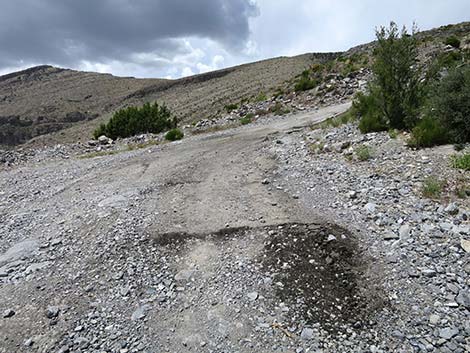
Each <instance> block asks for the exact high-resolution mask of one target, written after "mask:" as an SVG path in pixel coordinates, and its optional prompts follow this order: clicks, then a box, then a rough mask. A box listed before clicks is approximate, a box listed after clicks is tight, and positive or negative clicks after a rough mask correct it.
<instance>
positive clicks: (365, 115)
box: [353, 93, 388, 134]
mask: <svg viewBox="0 0 470 353" xmlns="http://www.w3.org/2000/svg"><path fill="white" fill-rule="evenodd" d="M353 109H354V111H355V112H356V114H357V115H358V116H360V117H361V119H360V121H359V130H361V132H362V133H363V134H366V133H368V132H377V131H385V130H388V126H387V122H386V121H385V118H384V116H383V115H382V111H381V109H380V107H379V101H378V99H377V95H376V94H369V95H365V94H363V93H359V94H357V95H356V97H355V99H354V102H353Z"/></svg>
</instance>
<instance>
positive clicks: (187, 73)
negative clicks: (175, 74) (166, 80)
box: [181, 67, 194, 77]
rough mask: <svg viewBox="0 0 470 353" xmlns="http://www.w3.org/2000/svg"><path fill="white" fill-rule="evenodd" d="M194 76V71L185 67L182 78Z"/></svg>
mask: <svg viewBox="0 0 470 353" xmlns="http://www.w3.org/2000/svg"><path fill="white" fill-rule="evenodd" d="M192 75H194V72H193V70H191V68H190V67H185V68H183V70H182V71H181V76H182V77H187V76H192Z"/></svg>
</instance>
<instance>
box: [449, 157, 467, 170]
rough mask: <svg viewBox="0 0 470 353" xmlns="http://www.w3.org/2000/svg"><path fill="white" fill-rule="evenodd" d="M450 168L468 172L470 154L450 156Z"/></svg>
mask: <svg viewBox="0 0 470 353" xmlns="http://www.w3.org/2000/svg"><path fill="white" fill-rule="evenodd" d="M451 162H452V167H454V168H457V169H463V170H470V153H465V154H462V155H459V156H452V159H451Z"/></svg>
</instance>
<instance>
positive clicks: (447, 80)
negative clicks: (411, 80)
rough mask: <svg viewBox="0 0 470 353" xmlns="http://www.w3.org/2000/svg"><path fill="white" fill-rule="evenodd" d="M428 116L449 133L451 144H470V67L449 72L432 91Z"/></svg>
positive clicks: (427, 111) (427, 109) (428, 105)
mask: <svg viewBox="0 0 470 353" xmlns="http://www.w3.org/2000/svg"><path fill="white" fill-rule="evenodd" d="M426 116H427V117H429V118H430V119H435V120H437V121H438V122H439V124H440V125H441V126H442V127H443V129H444V130H445V131H446V132H447V135H448V137H449V142H452V143H465V142H470V66H463V67H458V68H455V69H453V70H451V71H450V72H449V74H448V75H447V76H445V77H444V78H443V79H442V80H441V81H440V82H439V83H438V84H436V86H435V87H434V88H433V89H432V90H431V93H430V96H429V99H428V102H427V107H426Z"/></svg>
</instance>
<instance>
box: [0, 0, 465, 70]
mask: <svg viewBox="0 0 470 353" xmlns="http://www.w3.org/2000/svg"><path fill="white" fill-rule="evenodd" d="M0 4H1V12H0V24H1V25H0V74H4V73H7V72H12V71H16V70H18V69H22V68H26V67H30V66H34V65H40V64H51V65H56V66H60V67H66V68H73V69H79V70H87V71H98V72H108V73H112V74H114V75H119V76H135V77H167V78H177V77H182V76H188V75H192V74H197V73H201V72H206V71H209V70H214V69H218V68H223V67H228V66H233V65H237V64H240V63H244V62H250V61H255V60H260V59H264V58H270V57H275V56H281V55H296V54H302V53H306V52H319V51H339V50H346V49H348V48H350V47H352V46H354V45H357V44H361V43H365V42H368V41H370V40H372V39H373V38H374V28H375V27H376V26H379V25H384V24H387V23H388V22H390V21H391V20H394V21H395V22H397V23H398V24H400V25H407V26H408V27H411V25H412V23H413V21H416V22H417V24H418V26H419V27H420V28H421V29H429V28H433V27H436V26H440V25H445V24H448V23H457V22H462V21H469V20H470V18H469V17H470V16H469V14H470V0H445V1H444V0H381V1H377V0H0Z"/></svg>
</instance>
